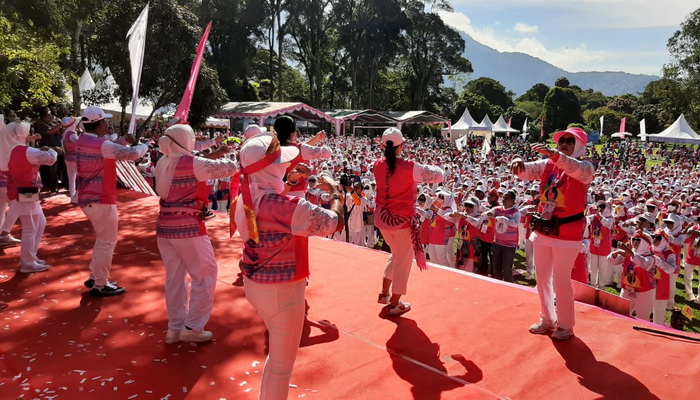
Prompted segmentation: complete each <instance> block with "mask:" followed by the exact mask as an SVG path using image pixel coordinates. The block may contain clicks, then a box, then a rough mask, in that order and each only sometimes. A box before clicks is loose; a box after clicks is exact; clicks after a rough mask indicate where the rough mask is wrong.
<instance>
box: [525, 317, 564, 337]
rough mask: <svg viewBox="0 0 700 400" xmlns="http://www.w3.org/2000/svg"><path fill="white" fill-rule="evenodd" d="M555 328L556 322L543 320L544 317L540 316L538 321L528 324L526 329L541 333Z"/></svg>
mask: <svg viewBox="0 0 700 400" xmlns="http://www.w3.org/2000/svg"><path fill="white" fill-rule="evenodd" d="M555 329H557V324H553V323H551V322H544V318H540V320H539V321H538V322H536V323H534V324H532V325H530V328H529V329H528V330H529V331H530V333H534V334H535V335H543V334H545V333H547V332H549V331H553V330H555Z"/></svg>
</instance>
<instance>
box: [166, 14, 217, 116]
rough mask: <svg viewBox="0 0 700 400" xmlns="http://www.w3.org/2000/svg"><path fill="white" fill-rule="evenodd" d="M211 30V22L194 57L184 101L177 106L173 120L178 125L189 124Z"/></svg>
mask: <svg viewBox="0 0 700 400" xmlns="http://www.w3.org/2000/svg"><path fill="white" fill-rule="evenodd" d="M210 29H211V22H209V24H207V27H206V28H205V29H204V34H203V35H202V39H201V40H200V41H199V46H198V47H197V55H196V56H195V57H194V63H192V69H191V70H190V80H189V81H188V82H187V87H186V88H185V93H183V94H182V100H180V104H178V106H177V110H176V111H175V115H173V118H178V119H179V121H178V123H180V124H183V123H186V122H187V115H188V114H189V113H190V105H191V104H192V95H193V94H194V87H195V86H196V85H197V76H198V75H199V67H200V66H201V65H202V57H203V56H204V46H205V45H206V43H207V38H208V37H209V30H210Z"/></svg>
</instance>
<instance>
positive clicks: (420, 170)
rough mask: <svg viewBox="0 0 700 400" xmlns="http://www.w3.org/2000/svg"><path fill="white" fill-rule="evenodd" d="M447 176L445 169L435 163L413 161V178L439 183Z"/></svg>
mask: <svg viewBox="0 0 700 400" xmlns="http://www.w3.org/2000/svg"><path fill="white" fill-rule="evenodd" d="M444 178H445V171H443V170H442V168H440V167H436V166H434V165H423V164H419V163H413V180H414V181H416V182H425V183H439V182H442V180H443V179H444Z"/></svg>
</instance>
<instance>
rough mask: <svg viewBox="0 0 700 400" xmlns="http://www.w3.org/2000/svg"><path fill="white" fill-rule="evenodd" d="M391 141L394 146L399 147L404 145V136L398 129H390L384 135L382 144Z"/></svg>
mask: <svg viewBox="0 0 700 400" xmlns="http://www.w3.org/2000/svg"><path fill="white" fill-rule="evenodd" d="M390 140H391V142H392V143H393V144H394V146H398V145H400V144H401V143H403V140H404V139H403V134H402V133H401V131H400V130H399V129H398V128H389V129H387V130H385V131H384V133H382V144H386V142H388V141H390Z"/></svg>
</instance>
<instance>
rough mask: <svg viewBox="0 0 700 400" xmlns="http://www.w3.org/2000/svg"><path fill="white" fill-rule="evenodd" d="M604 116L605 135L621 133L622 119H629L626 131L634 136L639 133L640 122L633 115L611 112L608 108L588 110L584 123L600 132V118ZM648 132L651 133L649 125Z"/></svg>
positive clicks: (584, 114) (584, 115)
mask: <svg viewBox="0 0 700 400" xmlns="http://www.w3.org/2000/svg"><path fill="white" fill-rule="evenodd" d="M601 116H603V117H604V118H603V124H604V126H603V134H604V135H606V136H610V135H612V134H613V133H615V132H619V131H620V121H621V120H622V118H627V122H626V125H625V126H626V127H625V131H627V132H630V133H632V134H635V135H636V134H638V133H639V120H637V118H636V117H635V116H633V115H632V114H628V113H624V112H621V111H615V110H611V109H610V108H608V107H601V108H596V109H595V110H586V111H584V113H583V123H584V124H585V126H586V127H587V129H589V130H596V131H600V117H601ZM647 132H648V133H651V131H650V130H649V126H648V125H647Z"/></svg>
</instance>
